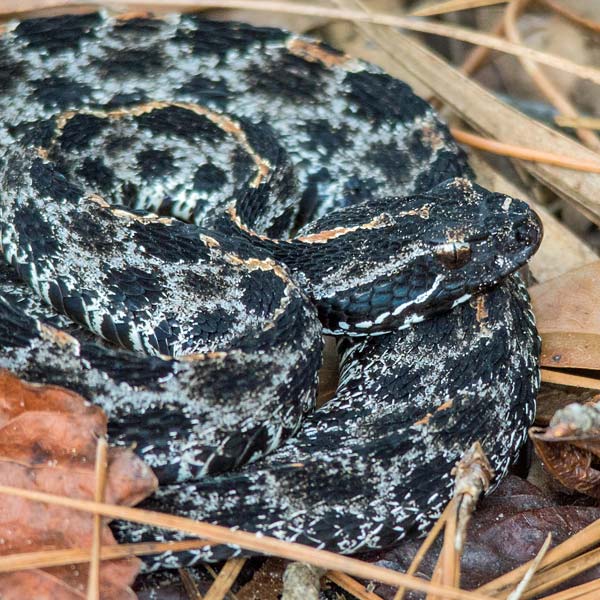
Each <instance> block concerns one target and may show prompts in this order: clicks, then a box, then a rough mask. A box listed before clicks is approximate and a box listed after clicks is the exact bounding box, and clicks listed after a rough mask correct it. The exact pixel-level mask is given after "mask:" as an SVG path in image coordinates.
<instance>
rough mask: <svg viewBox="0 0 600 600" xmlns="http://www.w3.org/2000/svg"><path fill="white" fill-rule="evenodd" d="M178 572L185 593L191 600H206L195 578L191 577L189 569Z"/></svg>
mask: <svg viewBox="0 0 600 600" xmlns="http://www.w3.org/2000/svg"><path fill="white" fill-rule="evenodd" d="M178 571H179V577H180V579H181V583H183V588H184V589H185V593H186V594H187V596H188V598H189V600H204V599H203V598H202V594H201V593H200V590H199V589H198V586H197V585H196V582H195V581H194V578H193V577H192V576H191V575H190V572H189V571H188V570H187V569H178Z"/></svg>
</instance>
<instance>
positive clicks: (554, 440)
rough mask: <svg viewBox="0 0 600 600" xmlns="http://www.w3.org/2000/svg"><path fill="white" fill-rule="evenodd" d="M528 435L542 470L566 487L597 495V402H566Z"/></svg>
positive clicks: (599, 453) (599, 451) (599, 447)
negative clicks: (543, 423)
mask: <svg viewBox="0 0 600 600" xmlns="http://www.w3.org/2000/svg"><path fill="white" fill-rule="evenodd" d="M529 437H530V438H531V440H532V441H533V445H534V447H535V450H536V452H537V454H538V456H539V457H540V459H541V460H542V462H543V464H544V467H545V469H546V470H547V471H548V472H549V473H550V474H551V475H552V476H553V477H554V478H555V479H557V480H558V481H559V482H560V483H561V484H562V485H563V486H565V487H566V488H567V489H569V490H575V491H578V492H581V493H582V494H587V495H588V496H593V497H594V498H600V470H598V469H597V464H596V463H597V459H598V458H600V405H598V404H597V403H594V402H589V403H587V404H570V405H568V406H566V407H565V408H562V409H560V410H558V411H557V412H556V413H555V414H554V416H553V417H552V419H551V421H550V425H549V426H548V427H546V428H542V427H532V428H531V429H530V430H529Z"/></svg>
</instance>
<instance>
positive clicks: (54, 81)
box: [31, 75, 92, 110]
mask: <svg viewBox="0 0 600 600" xmlns="http://www.w3.org/2000/svg"><path fill="white" fill-rule="evenodd" d="M31 85H32V86H33V89H34V92H33V94H34V98H35V100H37V101H38V102H40V103H41V104H42V105H43V106H44V107H45V108H57V109H59V110H67V109H68V108H74V107H76V106H80V105H81V103H82V102H83V101H84V100H85V99H86V98H89V97H90V96H91V93H92V90H91V88H90V87H89V86H88V85H86V84H85V83H81V82H78V81H73V80H72V79H68V78H66V77H53V76H51V75H50V76H48V77H45V78H44V79H38V80H36V81H32V82H31Z"/></svg>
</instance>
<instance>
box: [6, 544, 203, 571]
mask: <svg viewBox="0 0 600 600" xmlns="http://www.w3.org/2000/svg"><path fill="white" fill-rule="evenodd" d="M212 545H214V544H212V543H211V542H207V541H206V540H183V541H181V542H141V543H137V544H111V545H110V546H102V547H101V548H100V560H113V559H115V558H128V557H130V556H144V555H148V554H160V553H162V552H184V551H186V550H195V549H197V548H203V547H204V546H212ZM91 557H92V552H91V550H89V549H87V548H68V549H66V550H41V551H39V552H18V553H16V554H9V555H7V556H0V573H11V572H12V571H23V570H28V569H47V568H49V567H62V566H64V565H73V564H78V563H84V562H89V561H90V559H91Z"/></svg>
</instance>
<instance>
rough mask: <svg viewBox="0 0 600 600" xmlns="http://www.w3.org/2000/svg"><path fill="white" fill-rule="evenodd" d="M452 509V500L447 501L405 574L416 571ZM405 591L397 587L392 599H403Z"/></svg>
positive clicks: (412, 573)
mask: <svg viewBox="0 0 600 600" xmlns="http://www.w3.org/2000/svg"><path fill="white" fill-rule="evenodd" d="M453 509H454V507H453V505H452V501H450V502H448V504H447V505H446V508H445V509H444V512H443V513H442V514H441V516H440V518H439V519H438V520H437V521H436V522H435V525H434V526H433V527H432V528H431V530H430V531H429V533H428V534H427V537H426V538H425V539H424V540H423V543H422V544H421V546H420V548H419V549H418V550H417V553H416V554H415V556H414V557H413V559H412V562H411V563H410V566H409V567H408V570H407V571H406V574H407V575H414V574H415V573H416V572H417V569H418V568H419V566H420V564H421V562H422V560H423V558H425V555H426V554H427V552H429V549H430V548H431V546H432V545H433V542H435V540H436V539H437V537H438V535H439V534H440V532H441V531H442V529H443V528H444V525H445V524H446V521H447V520H448V516H449V515H450V513H451V512H452V510H453ZM405 593H406V588H405V587H401V588H398V591H397V592H396V595H395V596H394V600H403V598H404V594H405Z"/></svg>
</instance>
